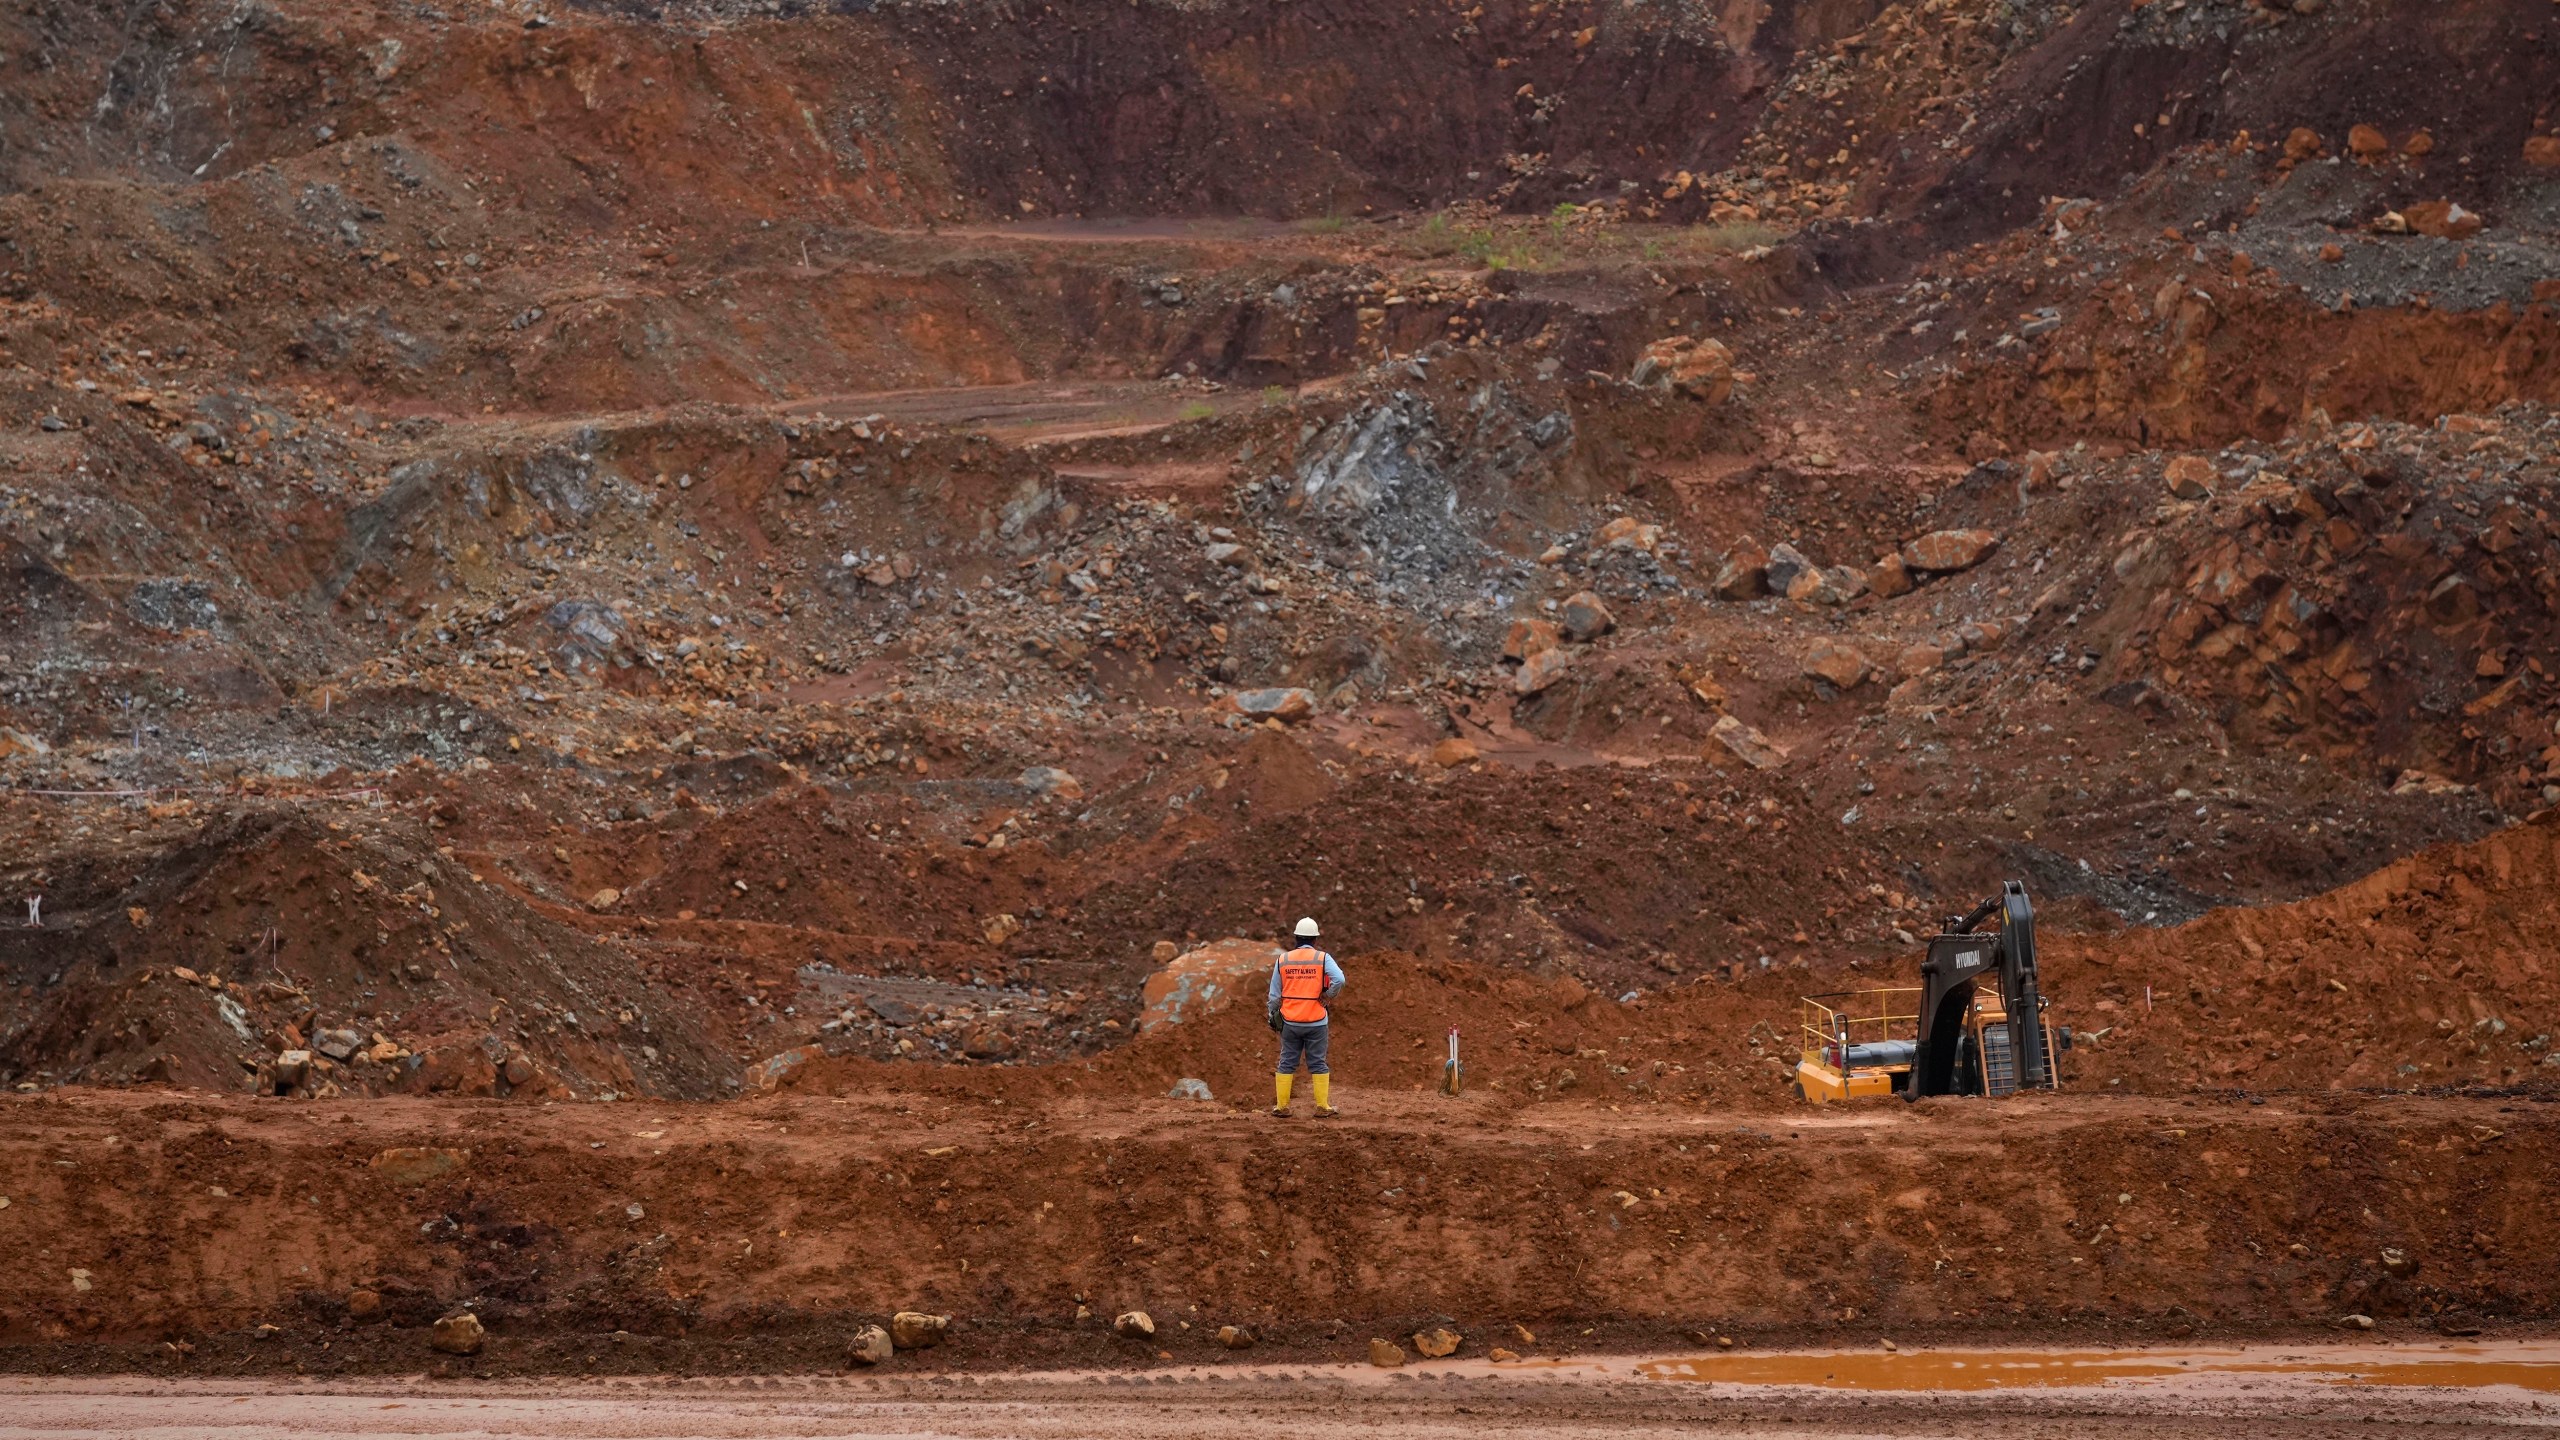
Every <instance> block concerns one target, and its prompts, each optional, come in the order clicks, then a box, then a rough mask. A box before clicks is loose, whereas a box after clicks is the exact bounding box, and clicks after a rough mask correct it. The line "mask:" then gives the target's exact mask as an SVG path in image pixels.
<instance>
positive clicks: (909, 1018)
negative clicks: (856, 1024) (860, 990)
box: [862, 995, 924, 1025]
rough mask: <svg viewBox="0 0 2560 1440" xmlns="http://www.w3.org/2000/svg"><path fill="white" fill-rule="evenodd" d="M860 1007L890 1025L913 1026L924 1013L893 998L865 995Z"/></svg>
mask: <svg viewBox="0 0 2560 1440" xmlns="http://www.w3.org/2000/svg"><path fill="white" fill-rule="evenodd" d="M862 1005H863V1008H864V1009H866V1010H869V1011H870V1012H871V1013H872V1014H874V1015H877V1016H879V1017H880V1019H881V1020H882V1021H883V1022H885V1023H887V1024H890V1025H913V1024H914V1023H916V1022H917V1021H918V1020H921V1019H923V1018H924V1012H922V1011H920V1010H918V1009H916V1007H914V1006H913V1005H910V1004H908V1003H907V1002H906V1001H904V1000H900V999H897V998H896V997H894V996H889V995H866V996H864V997H862Z"/></svg>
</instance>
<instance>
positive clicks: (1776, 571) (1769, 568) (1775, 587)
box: [1762, 541, 1818, 595]
mask: <svg viewBox="0 0 2560 1440" xmlns="http://www.w3.org/2000/svg"><path fill="white" fill-rule="evenodd" d="M1816 568H1818V567H1816V566H1815V565H1814V563H1813V562H1812V561H1810V560H1807V559H1806V558H1804V552H1803V551H1801V550H1798V549H1797V548H1796V547H1794V546H1793V545H1789V544H1787V543H1786V542H1784V541H1780V542H1779V543H1777V544H1775V545H1772V546H1770V547H1769V558H1768V560H1767V562H1766V564H1765V565H1764V567H1763V570H1762V580H1763V583H1765V584H1766V585H1767V586H1768V587H1769V589H1770V591H1771V593H1773V594H1778V595H1784V594H1786V593H1787V591H1788V589H1789V588H1790V587H1792V586H1793V585H1794V584H1795V583H1796V577H1797V576H1799V575H1802V574H1804V573H1806V572H1807V571H1810V570H1813V569H1816Z"/></svg>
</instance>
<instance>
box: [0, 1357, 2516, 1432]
mask: <svg viewBox="0 0 2560 1440" xmlns="http://www.w3.org/2000/svg"><path fill="white" fill-rule="evenodd" d="M1665 1382H1669V1383H1665ZM2555 1390H2560V1345H2555V1344H2550V1343H2543V1342H2513V1343H2505V1342H2491V1343H2479V1344H2432V1345H2391V1344H2378V1343H2377V1344H2365V1345H2310V1346H2274V1345H2270V1346H2253V1347H2238V1348H2227V1349H2222V1348H2194V1349H2157V1350H2117V1351H2105V1350H2029V1349H2011V1350H1965V1349H1954V1350H1927V1351H1917V1352H1909V1351H1906V1352H1849V1351H1791V1352H1781V1353H1771V1354H1753V1353H1734V1354H1715V1355H1708V1356H1702V1357H1679V1358H1646V1357H1603V1358H1595V1359H1585V1360H1571V1361H1559V1362H1551V1363H1532V1364H1529V1365H1525V1366H1524V1365H1517V1364H1513V1365H1494V1364H1490V1363H1488V1362H1484V1361H1456V1362H1448V1363H1442V1364H1437V1365H1434V1364H1431V1363H1429V1362H1425V1363H1424V1364H1422V1365H1420V1366H1414V1367H1408V1368H1404V1369H1394V1370H1386V1369H1375V1368H1370V1367H1365V1366H1364V1367H1330V1366H1327V1367H1303V1368H1301V1367H1291V1366H1268V1365H1264V1366H1206V1367H1186V1368H1183V1369H1180V1370H1167V1371H1163V1372H1159V1373H1156V1374H1154V1375H1152V1376H1131V1375H1128V1374H1126V1373H1105V1372H1093V1371H1050V1372H1033V1373H1021V1374H1015V1375H1010V1376H997V1377H986V1378H967V1377H955V1376H929V1377H914V1378H886V1379H882V1378H873V1377H868V1376H863V1375H843V1376H832V1375H818V1376H781V1377H736V1376H733V1377H723V1378H716V1379H713V1378H701V1379H691V1380H677V1379H639V1380H633V1379H614V1380H609V1381H606V1380H597V1379H593V1378H589V1379H585V1380H562V1379H548V1380H530V1381H521V1382H494V1383H491V1382H454V1381H437V1380H432V1379H411V1380H400V1379H389V1380H379V1381H371V1382H354V1383H334V1384H329V1385H327V1386H325V1387H322V1388H319V1389H309V1390H297V1389H295V1388H292V1387H289V1386H286V1385H284V1384H281V1383H275V1382H256V1381H249V1382H237V1383H222V1382H202V1383H181V1384H170V1383H165V1382H161V1381H156V1380H152V1379H148V1378H144V1377H129V1378H102V1379H84V1380H41V1379H33V1378H25V1379H11V1380H7V1381H0V1440H22V1437H37V1436H43V1437H68V1436H93V1435H119V1436H125V1435H137V1436H150V1437H154V1440H205V1437H216V1436H246V1435H250V1434H257V1435H261V1436H267V1435H274V1436H295V1437H324V1436H413V1435H471V1436H526V1437H533V1436H571V1435H574V1436H591V1437H603V1440H626V1437H628V1440H642V1437H648V1440H656V1437H678V1436H682V1437H761V1436H923V1435H965V1436H985V1437H1004V1436H1024V1437H1034V1436H1036V1437H1061V1440H1065V1437H1095V1440H1105V1437H1140V1436H1144V1437H1156V1436H1226V1435H1238V1436H1242V1435H1261V1434H1266V1433H1269V1431H1270V1430H1271V1429H1272V1428H1273V1427H1274V1426H1275V1425H1277V1426H1279V1427H1282V1428H1285V1429H1286V1430H1287V1431H1289V1432H1290V1433H1292V1434H1298V1435H1309V1436H1315V1437H1318V1440H1326V1437H1335V1436H1345V1435H1351V1434H1355V1433H1356V1434H1361V1435H1368V1436H1390V1437H1393V1436H1411V1437H1426V1436H1428V1437H1437V1436H1455V1435H1459V1434H1467V1435H1479V1434H1483V1433H1486V1432H1488V1431H1491V1432H1495V1433H1503V1434H1517V1435H1538V1436H1577V1435H1586V1434H1592V1435H1596V1434H1602V1433H1607V1434H1614V1435H1624V1434H1630V1433H1634V1434H1652V1433H1662V1434H1672V1433H1678V1434H1698V1433H1711V1434H1746V1435H1787V1436H1798V1437H1843V1440H1845V1437H1851V1436H1869V1435H1874V1436H1887V1435H1892V1436H1902V1435H1915V1436H1916V1435H1929V1436H1958V1435H1961V1436H1966V1437H2008V1436H2051V1435H2070V1436H2074V1437H2082V1436H2097V1437H2112V1436H2136V1435H2139V1436H2144V1437H2191V1436H2238V1435H2243V1434H2246V1435H2248V1436H2251V1437H2253V1440H2289V1437H2295V1436H2302V1437H2310V1436H2326V1435H2336V1434H2341V1433H2346V1432H2345V1431H2344V1430H2343V1427H2344V1426H2345V1425H2349V1424H2353V1425H2354V1426H2355V1427H2356V1429H2355V1432H2354V1433H2356V1434H2359V1435H2391V1434H2397V1433H2402V1432H2404V1431H2405V1432H2406V1433H2411V1434H2415V1433H2419V1430H2418V1427H2421V1426H2423V1427H2424V1433H2426V1434H2429V1435H2439V1436H2440V1435H2471V1434H2480V1435H2487V1434H2491V1433H2498V1434H2513V1433H2516V1432H2518V1431H2519V1430H2522V1431H2532V1430H2538V1429H2552V1428H2560V1404H2556V1403H2554V1402H2553V1401H2552V1400H2550V1399H2548V1398H2545V1397H2548V1396H2550V1395H2551V1394H2552V1393H2553V1392H2554V1391H2555ZM2057 1427H2061V1428H2057Z"/></svg>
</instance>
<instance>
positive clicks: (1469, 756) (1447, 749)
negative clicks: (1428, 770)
mask: <svg viewBox="0 0 2560 1440" xmlns="http://www.w3.org/2000/svg"><path fill="white" fill-rule="evenodd" d="M1477 758H1478V757H1477V752H1476V747H1475V742H1474V741H1471V740H1468V739H1466V738H1465V737H1463V736H1458V735H1452V736H1450V737H1449V738H1448V739H1446V740H1443V741H1441V742H1440V743H1439V744H1437V745H1434V746H1432V747H1431V763H1432V764H1434V765H1437V766H1439V767H1440V768H1442V769H1444V770H1454V769H1456V768H1457V767H1458V766H1460V765H1470V764H1473V763H1475V761H1476V759H1477Z"/></svg>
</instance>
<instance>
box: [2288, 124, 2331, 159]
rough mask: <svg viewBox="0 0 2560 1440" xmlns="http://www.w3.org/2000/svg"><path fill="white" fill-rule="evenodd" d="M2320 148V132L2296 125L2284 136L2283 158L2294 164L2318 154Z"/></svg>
mask: <svg viewBox="0 0 2560 1440" xmlns="http://www.w3.org/2000/svg"><path fill="white" fill-rule="evenodd" d="M2321 149H2322V146H2321V143H2320V132H2319V131H2317V130H2313V129H2310V128H2309V127H2307V126H2301V125H2297V126H2295V127H2294V128H2293V133H2292V134H2290V135H2287V136H2285V137H2284V158H2286V159H2287V160H2291V161H2293V162H2295V163H2296V164H2299V163H2301V162H2302V161H2305V160H2309V159H2312V158H2314V157H2316V156H2318V155H2319V153H2320V151H2321Z"/></svg>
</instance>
